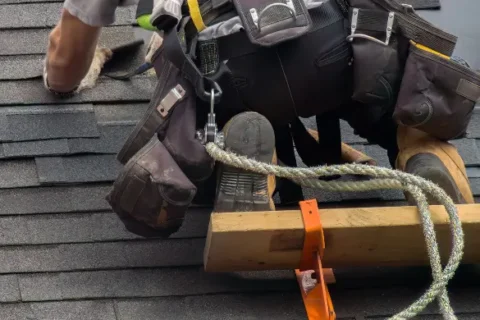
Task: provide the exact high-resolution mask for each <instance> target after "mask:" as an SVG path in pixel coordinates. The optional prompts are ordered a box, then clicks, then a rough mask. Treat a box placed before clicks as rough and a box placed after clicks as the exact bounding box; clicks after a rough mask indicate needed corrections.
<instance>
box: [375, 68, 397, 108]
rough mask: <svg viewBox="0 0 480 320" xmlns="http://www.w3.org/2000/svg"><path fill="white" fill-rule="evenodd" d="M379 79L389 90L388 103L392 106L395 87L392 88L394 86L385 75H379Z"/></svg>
mask: <svg viewBox="0 0 480 320" xmlns="http://www.w3.org/2000/svg"><path fill="white" fill-rule="evenodd" d="M378 81H379V82H380V83H381V84H382V85H383V87H384V88H385V90H386V91H387V95H388V102H387V105H388V106H390V105H391V104H392V103H393V101H392V100H393V89H392V86H391V85H390V83H389V82H388V81H387V79H385V77H384V76H383V75H381V76H380V77H378Z"/></svg>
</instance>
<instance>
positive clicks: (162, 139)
mask: <svg viewBox="0 0 480 320" xmlns="http://www.w3.org/2000/svg"><path fill="white" fill-rule="evenodd" d="M154 65H155V67H156V72H157V75H158V77H159V85H158V86H157V89H156V90H155V93H154V95H153V97H152V103H151V105H150V108H149V110H148V111H147V113H146V114H145V117H144V119H143V120H142V121H141V122H140V123H139V125H138V126H137V128H135V130H134V132H133V133H132V135H131V137H129V139H128V141H127V143H126V144H125V147H124V149H123V150H122V152H121V155H122V156H121V157H119V159H123V160H124V164H125V166H124V168H123V169H122V170H121V172H120V174H119V176H118V177H117V179H116V181H115V183H114V185H113V188H112V190H111V192H110V193H109V195H108V196H107V201H108V202H109V203H110V205H111V207H112V209H113V211H114V212H115V213H117V215H118V216H119V217H120V219H121V220H122V222H123V223H124V224H125V226H126V228H127V229H128V230H129V231H130V232H132V233H135V234H138V235H141V236H144V237H168V236H170V235H171V234H172V233H174V232H176V231H177V230H178V229H179V228H180V226H181V225H182V222H183V218H184V215H185V212H186V211H187V209H188V207H189V206H190V205H191V203H192V201H193V198H194V196H195V194H196V192H197V185H196V184H197V183H200V182H202V181H204V180H206V179H207V178H208V177H210V176H211V175H212V172H213V169H214V161H213V159H212V158H211V157H210V156H209V155H208V153H207V152H206V150H205V147H204V146H203V144H202V142H201V141H200V140H199V139H197V138H196V132H197V113H196V112H197V108H196V103H197V97H196V94H195V90H194V89H193V87H192V85H191V84H190V83H189V82H188V81H187V80H186V79H184V77H183V75H182V74H181V72H180V71H179V70H178V69H177V68H176V67H175V66H174V65H173V64H171V63H170V62H169V61H168V60H167V59H166V58H165V57H164V56H163V53H162V51H159V54H158V55H156V56H155V57H154ZM199 109H201V108H199ZM194 183H195V184H194Z"/></svg>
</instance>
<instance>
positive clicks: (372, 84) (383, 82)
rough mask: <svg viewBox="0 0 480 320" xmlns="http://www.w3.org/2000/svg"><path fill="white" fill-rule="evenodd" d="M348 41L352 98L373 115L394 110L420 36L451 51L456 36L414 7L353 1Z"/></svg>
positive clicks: (385, 0)
mask: <svg viewBox="0 0 480 320" xmlns="http://www.w3.org/2000/svg"><path fill="white" fill-rule="evenodd" d="M349 3H350V8H349V27H350V35H349V36H348V40H349V41H351V43H352V49H353V56H354V60H353V67H354V71H353V73H354V84H353V94H352V99H353V100H354V101H357V102H361V103H363V104H364V105H365V106H366V110H365V111H366V112H367V113H369V115H370V117H372V118H375V119H372V121H375V120H376V119H380V118H381V117H382V116H383V115H384V114H385V113H386V112H389V113H391V112H392V110H393V108H394V106H395V104H396V102H397V97H398V92H399V89H400V84H401V81H402V77H403V72H404V68H405V63H406V60H407V57H408V49H409V46H410V42H409V39H412V38H413V39H417V40H419V41H422V43H424V44H426V45H428V46H430V47H432V48H435V50H439V51H441V52H446V53H448V54H451V52H452V51H453V48H454V46H455V42H456V38H455V37H454V36H452V35H449V34H447V33H445V32H444V31H442V30H440V29H438V28H436V27H434V26H433V25H431V24H429V23H428V22H426V21H425V20H423V19H421V18H420V17H419V16H417V15H416V14H415V13H414V11H413V9H412V7H411V6H405V5H403V6H402V5H400V4H399V3H398V2H396V1H391V0H350V1H349Z"/></svg>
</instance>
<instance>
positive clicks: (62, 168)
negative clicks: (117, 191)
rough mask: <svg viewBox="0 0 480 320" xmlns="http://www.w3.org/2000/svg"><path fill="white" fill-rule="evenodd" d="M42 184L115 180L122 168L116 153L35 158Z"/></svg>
mask: <svg viewBox="0 0 480 320" xmlns="http://www.w3.org/2000/svg"><path fill="white" fill-rule="evenodd" d="M35 163H36V165H37V172H38V179H39V181H40V183H41V184H47V185H48V184H56V183H80V182H107V181H114V180H115V179H116V178H117V174H118V172H119V169H120V167H121V166H120V164H119V163H118V162H117V160H116V157H115V155H110V154H109V155H84V156H69V157H40V158H35Z"/></svg>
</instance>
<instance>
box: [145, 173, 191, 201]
mask: <svg viewBox="0 0 480 320" xmlns="http://www.w3.org/2000/svg"><path fill="white" fill-rule="evenodd" d="M138 166H139V167H140V168H141V169H142V170H144V171H145V172H147V173H149V176H150V180H151V181H152V182H154V183H156V184H157V185H158V186H159V188H158V192H160V195H161V196H162V197H163V199H165V200H166V201H167V202H170V203H171V204H172V205H175V206H185V205H188V203H189V202H191V201H192V200H193V197H194V196H195V194H193V196H192V193H194V191H193V190H190V191H188V193H189V196H188V198H187V199H185V200H184V202H179V201H174V200H172V199H171V198H170V197H168V196H166V195H165V191H164V188H165V187H164V186H162V185H161V184H160V182H161V181H158V180H156V179H153V178H152V175H151V174H150V171H148V170H147V169H146V168H145V167H143V166H141V165H138ZM178 169H180V168H178ZM180 170H181V169H180ZM187 179H188V178H187Z"/></svg>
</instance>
